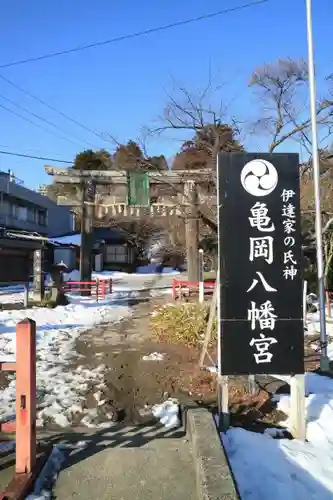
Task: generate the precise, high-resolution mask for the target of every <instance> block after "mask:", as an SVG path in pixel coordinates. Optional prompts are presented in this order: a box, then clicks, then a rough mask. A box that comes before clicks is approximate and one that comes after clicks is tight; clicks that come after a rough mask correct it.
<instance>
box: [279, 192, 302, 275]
mask: <svg viewBox="0 0 333 500" xmlns="http://www.w3.org/2000/svg"><path fill="white" fill-rule="evenodd" d="M295 194H296V193H295V192H294V191H292V190H291V189H284V190H283V191H282V194H281V198H282V203H283V205H282V224H283V231H284V235H285V237H284V240H283V242H284V252H283V264H284V269H283V277H284V279H286V280H288V279H290V280H293V279H294V278H295V276H296V275H297V272H298V269H297V261H296V258H295V255H294V252H293V247H294V246H295V237H294V236H293V233H295V231H296V207H295V205H294V204H293V203H292V199H293V197H294V196H295Z"/></svg>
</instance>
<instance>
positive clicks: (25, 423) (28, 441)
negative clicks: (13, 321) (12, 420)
mask: <svg viewBox="0 0 333 500" xmlns="http://www.w3.org/2000/svg"><path fill="white" fill-rule="evenodd" d="M35 464H36V323H35V321H33V320H32V319H28V318H27V319H24V320H22V321H20V322H19V323H18V324H17V325H16V467H15V472H16V473H17V474H24V473H30V472H31V471H32V469H33V467H34V465H35Z"/></svg>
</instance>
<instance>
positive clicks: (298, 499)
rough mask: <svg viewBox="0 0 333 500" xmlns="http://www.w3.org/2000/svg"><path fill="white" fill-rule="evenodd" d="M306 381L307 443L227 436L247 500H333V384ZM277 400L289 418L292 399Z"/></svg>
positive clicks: (313, 378) (313, 377)
mask: <svg viewBox="0 0 333 500" xmlns="http://www.w3.org/2000/svg"><path fill="white" fill-rule="evenodd" d="M305 377H306V378H305V382H306V394H307V398H306V419H307V442H305V443H303V442H301V441H298V440H288V439H272V437H274V434H276V433H275V432H274V433H270V432H268V433H265V434H258V433H254V432H249V431H246V430H244V429H240V428H234V429H230V430H229V431H227V432H226V433H225V434H224V435H222V439H223V443H224V446H225V448H226V451H227V454H228V457H229V460H230V464H231V467H232V469H233V472H234V474H235V477H236V480H237V484H238V486H239V490H240V494H241V498H242V500H263V499H266V498H269V499H270V500H304V499H306V500H329V499H330V500H331V499H332V498H333V426H332V422H333V380H332V379H330V378H328V377H323V376H320V375H317V374H315V373H307V374H306V376H305ZM276 398H278V399H279V402H278V409H280V410H282V411H283V412H284V413H286V414H287V415H289V414H290V396H289V395H281V396H276ZM281 425H288V421H286V422H281ZM278 434H279V433H278Z"/></svg>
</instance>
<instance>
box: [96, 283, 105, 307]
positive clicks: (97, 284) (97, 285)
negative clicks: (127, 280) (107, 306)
mask: <svg viewBox="0 0 333 500" xmlns="http://www.w3.org/2000/svg"><path fill="white" fill-rule="evenodd" d="M98 287H99V279H98V278H96V302H98ZM102 297H103V294H102Z"/></svg>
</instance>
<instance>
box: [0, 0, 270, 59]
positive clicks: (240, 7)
mask: <svg viewBox="0 0 333 500" xmlns="http://www.w3.org/2000/svg"><path fill="white" fill-rule="evenodd" d="M269 1H270V0H256V1H253V2H248V3H246V4H243V5H238V6H236V7H230V8H228V9H224V10H219V11H216V12H212V13H210V14H203V15H202V16H198V17H192V18H189V19H184V20H182V21H177V22H174V23H170V24H165V25H162V26H157V27H155V28H149V29H147V30H143V31H137V32H136V33H129V34H127V35H122V36H118V37H115V38H110V39H108V40H103V41H101V42H95V43H90V44H87V45H80V46H78V47H74V48H72V49H66V50H61V51H59V52H51V53H49V54H44V55H41V56H37V57H30V58H28V59H21V60H19V61H13V62H11V63H7V64H2V65H0V68H10V67H11V66H18V65H21V64H27V63H30V62H36V61H42V60H43V59H50V58H52V57H58V56H63V55H66V54H71V53H73V52H80V51H83V50H87V49H92V48H96V47H102V46H104V45H110V44H112V43H117V42H122V41H124V40H130V39H132V38H138V37H141V36H145V35H150V34H152V33H157V32H159V31H166V30H169V29H172V28H177V27H179V26H184V25H187V24H192V23H196V22H199V21H204V20H206V19H212V18H214V17H218V16H222V15H224V14H228V13H229V12H235V11H238V10H243V9H247V8H249V7H254V6H256V5H260V4H263V3H267V2H269Z"/></svg>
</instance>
